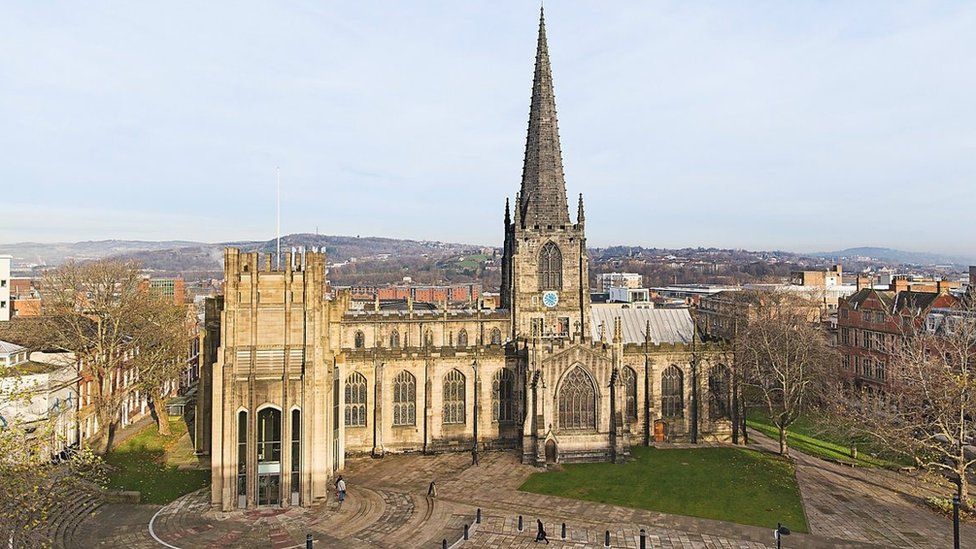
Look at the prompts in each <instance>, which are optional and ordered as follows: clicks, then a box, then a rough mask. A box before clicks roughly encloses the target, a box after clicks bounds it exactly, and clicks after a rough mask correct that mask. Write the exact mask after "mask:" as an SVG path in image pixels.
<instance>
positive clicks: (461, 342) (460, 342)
mask: <svg viewBox="0 0 976 549" xmlns="http://www.w3.org/2000/svg"><path fill="white" fill-rule="evenodd" d="M457 346H458V347H467V346H468V331H467V330H465V329H464V328H461V331H460V332H458V338H457Z"/></svg>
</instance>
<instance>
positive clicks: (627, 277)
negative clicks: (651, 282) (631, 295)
mask: <svg viewBox="0 0 976 549" xmlns="http://www.w3.org/2000/svg"><path fill="white" fill-rule="evenodd" d="M598 282H599V289H600V290H602V291H604V292H606V291H608V290H609V289H610V288H640V287H641V286H643V285H644V277H642V276H641V275H639V274H637V273H603V274H601V275H600V278H599V279H598Z"/></svg>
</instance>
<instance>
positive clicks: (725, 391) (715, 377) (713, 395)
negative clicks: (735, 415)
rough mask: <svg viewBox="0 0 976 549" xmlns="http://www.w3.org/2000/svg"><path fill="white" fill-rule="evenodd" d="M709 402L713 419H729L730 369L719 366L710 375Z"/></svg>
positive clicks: (722, 365) (723, 365)
mask: <svg viewBox="0 0 976 549" xmlns="http://www.w3.org/2000/svg"><path fill="white" fill-rule="evenodd" d="M708 401H709V410H710V415H711V417H712V418H713V419H718V418H727V417H729V368H728V366H726V365H725V364H719V365H717V366H715V367H714V368H712V371H711V372H709V375H708Z"/></svg>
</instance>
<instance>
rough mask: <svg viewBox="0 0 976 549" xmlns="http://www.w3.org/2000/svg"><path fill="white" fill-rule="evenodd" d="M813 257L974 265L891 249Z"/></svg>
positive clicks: (954, 258)
mask: <svg viewBox="0 0 976 549" xmlns="http://www.w3.org/2000/svg"><path fill="white" fill-rule="evenodd" d="M809 255H812V256H814V257H822V258H824V259H833V260H837V261H843V260H845V259H856V258H859V257H869V258H871V259H874V260H877V261H883V262H888V263H899V264H904V265H958V266H965V265H974V264H976V258H972V257H960V256H951V255H945V254H934V253H927V252H906V251H903V250H895V249H892V248H875V247H861V248H847V249H845V250H838V251H835V252H817V253H813V254H809Z"/></svg>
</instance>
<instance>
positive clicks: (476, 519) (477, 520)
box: [474, 507, 481, 524]
mask: <svg viewBox="0 0 976 549" xmlns="http://www.w3.org/2000/svg"><path fill="white" fill-rule="evenodd" d="M474 521H475V522H476V523H478V524H481V507H478V513H477V514H476V515H475V516H474Z"/></svg>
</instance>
